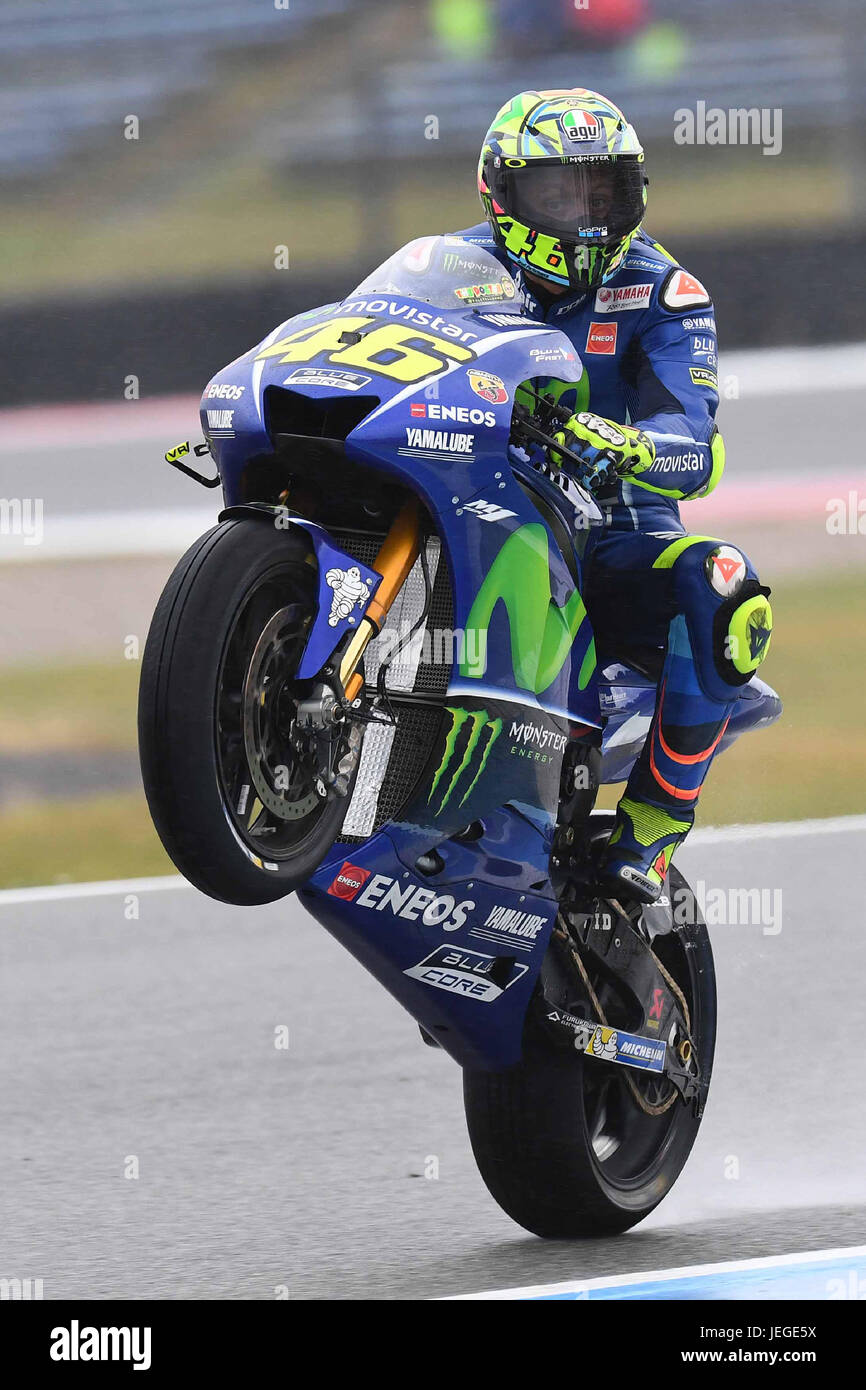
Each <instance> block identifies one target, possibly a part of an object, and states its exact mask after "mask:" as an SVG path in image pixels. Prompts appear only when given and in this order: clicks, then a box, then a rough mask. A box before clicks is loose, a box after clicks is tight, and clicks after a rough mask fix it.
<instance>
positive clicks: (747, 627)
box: [713, 579, 773, 685]
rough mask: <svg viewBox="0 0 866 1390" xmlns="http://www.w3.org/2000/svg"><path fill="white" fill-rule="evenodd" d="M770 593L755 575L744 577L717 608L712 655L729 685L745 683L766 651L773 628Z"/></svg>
mask: <svg viewBox="0 0 866 1390" xmlns="http://www.w3.org/2000/svg"><path fill="white" fill-rule="evenodd" d="M769 596H770V590H769V589H768V588H767V587H766V585H763V584H759V583H758V581H757V579H743V580H741V582H740V583H739V585H738V587H737V590H736V592H735V593H734V594H733V595H732V596H731V597H730V598H726V599H725V600H724V601H723V602H722V603H721V604H720V605H719V607H718V609H717V611H716V615H715V618H714V619H713V657H714V659H715V663H716V670H717V671H718V673H719V675H720V676H721V677H722V679H723V680H725V681H727V682H728V684H729V685H745V683H746V681H748V680H750V679H751V677H752V675H753V674H754V672H755V671H757V669H758V667H759V666H760V664H761V662H762V661H763V660H764V657H765V656H766V655H767V652H768V650H769V647H770V637H771V635H772V632H773V610H772V608H771V607H770V602H769Z"/></svg>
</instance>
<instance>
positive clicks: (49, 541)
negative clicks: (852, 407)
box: [0, 489, 838, 564]
mask: <svg viewBox="0 0 866 1390" xmlns="http://www.w3.org/2000/svg"><path fill="white" fill-rule="evenodd" d="M837 491H838V489H837ZM222 505H223V503H222V498H221V496H218V497H217V498H216V499H213V494H212V501H211V503H210V505H208V504H207V503H205V505H203V506H199V507H182V508H180V507H178V508H173V509H168V508H163V509H161V510H159V511H123V512H118V511H115V512H83V513H82V514H81V515H80V516H78V515H62V516H57V517H54V516H51V514H50V513H49V514H48V515H46V516H45V518H44V522H43V536H42V539H41V541H40V543H39V544H38V545H32V544H29V543H28V539H27V538H25V537H24V536H3V537H2V538H0V564H22V563H30V564H32V563H34V562H36V561H40V560H41V561H43V562H46V563H51V562H52V561H54V560H112V559H116V558H118V557H133V556H149V555H181V554H182V553H183V551H185V550H186V549H187V547H188V546H190V545H192V543H193V541H194V540H197V538H198V537H199V536H200V535H202V533H203V532H204V531H207V530H208V529H209V528H210V527H211V526H215V525H216V519H217V515H218V514H219V512H220V510H221V508H222Z"/></svg>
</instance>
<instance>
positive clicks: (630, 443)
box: [548, 410, 656, 492]
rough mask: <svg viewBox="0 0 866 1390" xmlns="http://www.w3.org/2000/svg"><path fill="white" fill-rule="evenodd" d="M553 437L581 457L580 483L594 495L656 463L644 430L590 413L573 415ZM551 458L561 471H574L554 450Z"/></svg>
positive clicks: (550, 455) (584, 411)
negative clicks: (618, 480)
mask: <svg viewBox="0 0 866 1390" xmlns="http://www.w3.org/2000/svg"><path fill="white" fill-rule="evenodd" d="M553 438H554V440H555V441H556V443H557V444H562V445H564V446H565V447H566V448H567V449H571V450H572V452H573V453H575V454H578V455H579V457H580V459H581V462H582V463H583V465H584V469H583V472H582V474H581V475H579V481H580V482H582V483H583V484H584V486H585V487H588V488H589V490H590V491H591V492H602V491H604V490H605V489H607V488H611V487H615V486H616V481H617V479H618V478H623V477H625V476H626V474H629V473H643V472H645V471H646V469H647V468H651V467H652V464H653V462H654V460H655V453H656V451H655V445H654V444H653V441H652V440H651V439H650V437H649V435H647V434H644V432H643V430H636V429H634V428H633V427H632V426H631V425H618V424H617V423H616V422H615V421H614V420H605V419H604V418H603V416H601V415H593V414H592V412H591V411H588V410H583V411H581V412H580V414H579V415H572V416H571V418H570V419H569V420H566V422H565V424H564V425H563V426H562V429H560V430H558V431H557V432H556V434H555V435H554V436H553ZM548 457H549V458H550V461H551V463H553V464H555V465H556V466H557V467H558V468H565V469H567V470H568V471H572V470H573V467H574V466H573V464H571V462H570V460H568V459H563V457H562V455H561V454H560V453H558V452H557V451H556V450H555V449H549V450H548Z"/></svg>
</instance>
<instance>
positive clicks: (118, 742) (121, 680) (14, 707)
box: [0, 661, 140, 754]
mask: <svg viewBox="0 0 866 1390" xmlns="http://www.w3.org/2000/svg"><path fill="white" fill-rule="evenodd" d="M139 671H140V664H139V662H137V661H114V662H111V663H110V664H99V663H91V664H89V665H86V666H56V665H51V666H44V667H38V666H35V667H14V666H13V667H10V668H9V669H7V670H6V671H3V672H0V754H2V753H4V752H22V751H25V750H32V751H34V752H49V751H51V750H52V749H59V748H68V749H75V750H83V749H88V748H100V749H106V750H116V749H121V750H122V749H128V748H134V747H135V708H136V700H137V698H138V677H139Z"/></svg>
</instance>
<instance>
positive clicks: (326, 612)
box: [219, 502, 382, 680]
mask: <svg viewBox="0 0 866 1390" xmlns="http://www.w3.org/2000/svg"><path fill="white" fill-rule="evenodd" d="M238 517H248V518H252V519H254V520H256V521H259V522H260V523H261V524H262V525H266V526H274V527H276V528H277V530H285V531H290V530H294V531H303V532H305V534H306V535H307V536H308V538H309V540H310V544H311V546H312V551H313V554H314V556H315V558H316V567H317V571H318V581H317V596H316V603H317V610H316V617H315V620H314V622H313V625H312V627H311V628H310V634H309V636H308V638H307V645H306V646H305V648H304V652H303V655H302V656H301V660H300V662H299V664H298V670H297V676H298V679H299V680H308V679H309V678H310V677H312V676H315V675H316V673H317V672H318V671H320V670H321V669H322V667H323V666H324V664H325V662H326V661H327V660H328V658H329V657H330V656H331V655H332V654H333V652H334V650H335V649H336V647H337V646H338V645H339V643H340V642H341V641H342V639H343V637H345V635H346V633H347V632H353V631H354V630H355V629H356V628H357V626H358V623H359V622H360V621H361V618H362V617H363V616H364V614H365V613H366V611H367V608H368V607H369V604H370V600H371V599H372V597H373V595H374V594H375V592H376V589H377V587H378V586H379V584H380V583H381V582H382V576H381V574H378V573H377V572H376V570H374V569H371V568H370V567H369V565H364V564H362V563H361V562H360V560H356V559H354V557H353V556H351V555H348V554H347V553H346V551H345V550H340V549H339V548H338V547H337V546H336V545H334V543H333V541H332V540H331V538H330V536H329V535H328V533H327V531H326V530H325V529H324V528H323V527H322V526H319V525H317V523H316V522H315V521H307V520H306V518H305V517H302V516H291V515H289V513H288V512H287V511H286V509H285V507H276V506H271V505H269V504H267V503H264V502H245V503H241V504H239V505H238V506H236V507H227V508H226V509H225V511H223V512H220V516H219V519H220V521H231V520H233V519H235V518H238Z"/></svg>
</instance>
